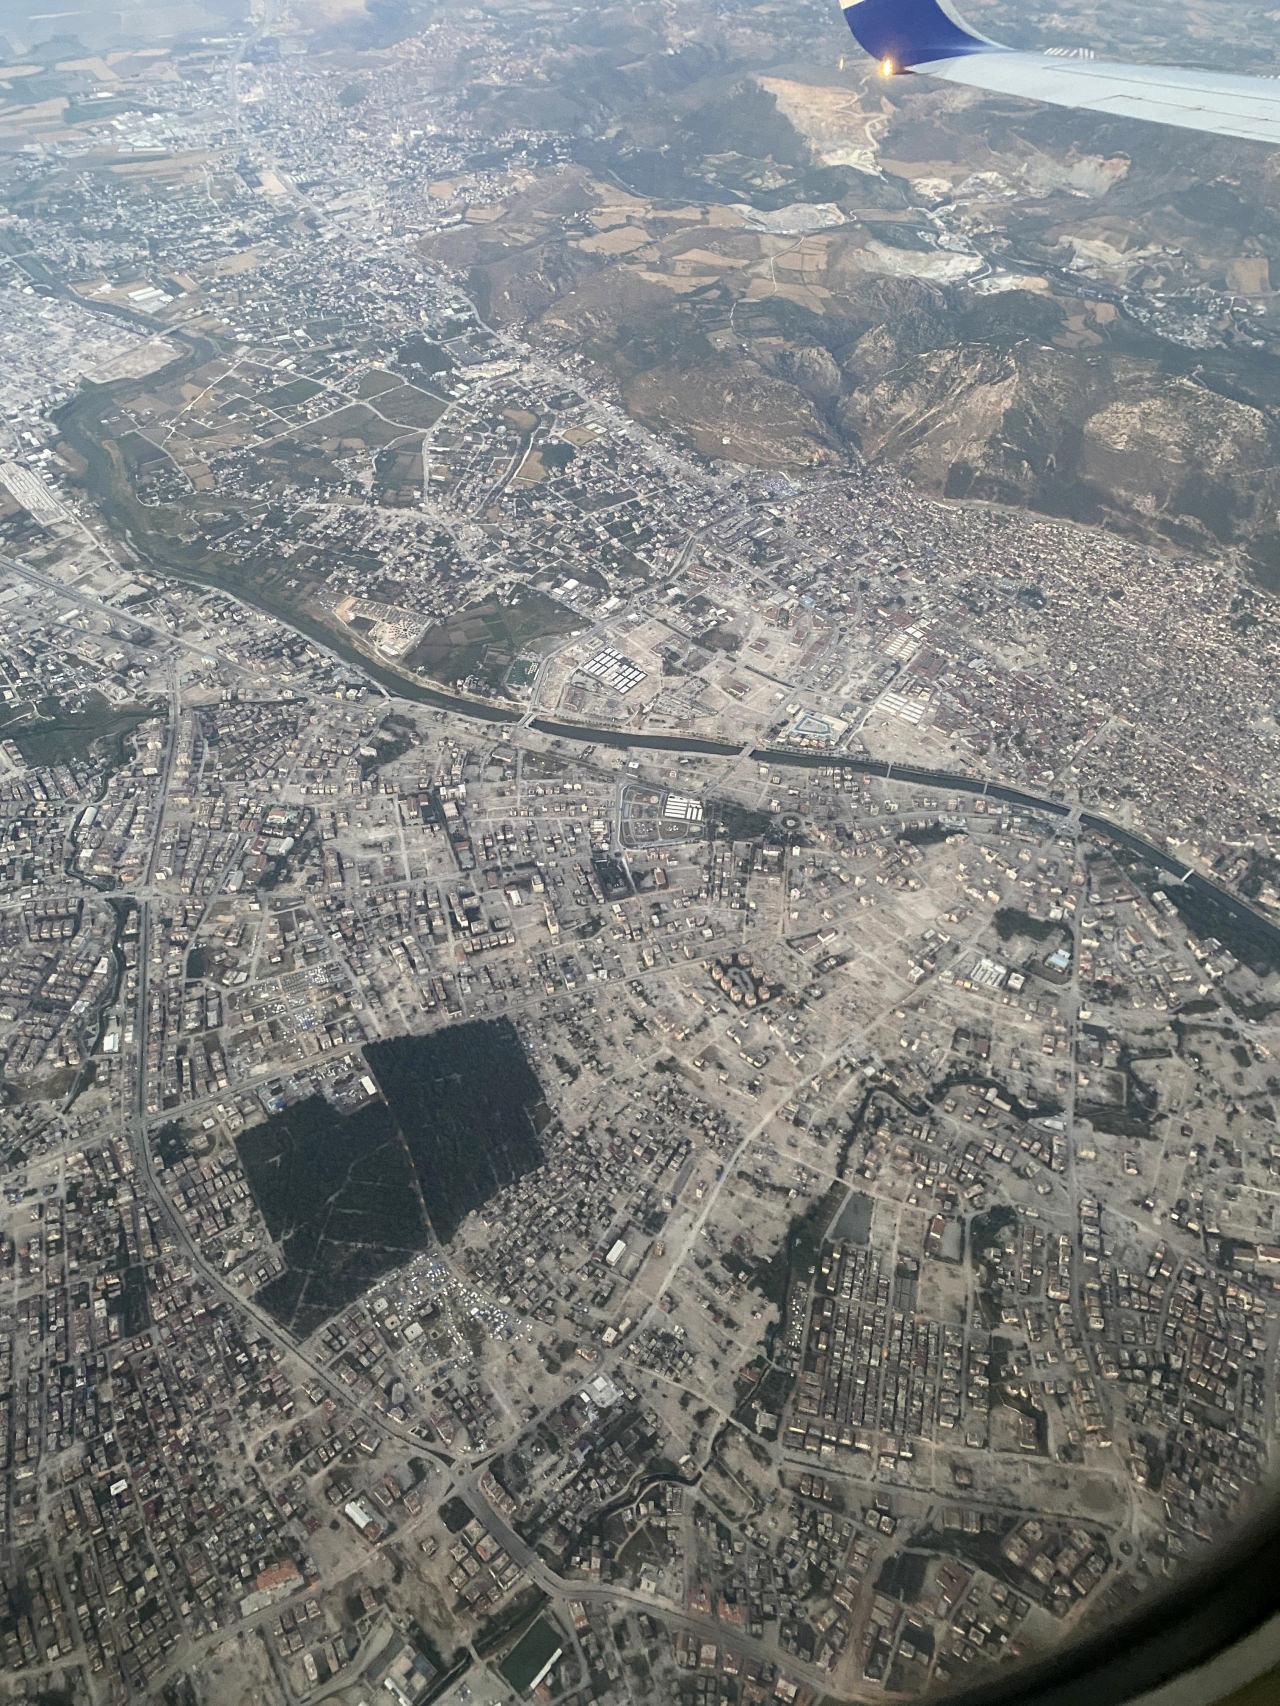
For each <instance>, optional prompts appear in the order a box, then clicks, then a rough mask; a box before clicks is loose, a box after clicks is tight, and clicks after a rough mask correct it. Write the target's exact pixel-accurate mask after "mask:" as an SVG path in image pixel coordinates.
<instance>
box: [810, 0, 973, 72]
mask: <svg viewBox="0 0 1280 1706" xmlns="http://www.w3.org/2000/svg"><path fill="white" fill-rule="evenodd" d="M844 15H845V18H846V20H847V22H848V25H849V28H850V29H851V30H852V31H853V34H854V39H855V40H856V41H857V43H858V45H859V46H860V47H863V48H865V49H866V51H867V52H868V53H869V54H870V55H871V56H872V58H873V59H878V60H879V61H880V63H881V64H882V65H887V66H888V67H889V68H890V69H892V70H894V71H907V70H909V69H910V68H911V67H912V66H913V65H927V64H928V63H929V61H930V60H931V59H956V58H958V57H959V56H960V55H961V54H964V53H989V52H990V51H991V50H992V49H993V48H996V49H998V47H999V44H998V43H997V42H991V41H986V40H984V38H983V37H982V36H980V35H976V34H975V33H974V32H973V31H972V30H970V29H968V28H966V26H965V25H963V24H961V23H959V22H957V20H956V19H955V18H953V17H952V16H951V15H950V14H949V13H947V12H944V11H943V9H942V7H941V6H940V5H939V4H938V0H854V3H853V5H851V6H846V7H845V8H844Z"/></svg>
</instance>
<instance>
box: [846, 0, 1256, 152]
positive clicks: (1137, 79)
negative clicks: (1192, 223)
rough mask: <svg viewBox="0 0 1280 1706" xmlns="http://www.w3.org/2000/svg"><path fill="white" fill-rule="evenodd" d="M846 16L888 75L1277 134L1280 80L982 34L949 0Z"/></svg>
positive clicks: (871, 0) (854, 8) (863, 7)
mask: <svg viewBox="0 0 1280 1706" xmlns="http://www.w3.org/2000/svg"><path fill="white" fill-rule="evenodd" d="M844 15H845V18H846V19H847V20H848V24H849V28H850V29H851V30H852V31H853V34H854V38H855V39H856V41H857V42H858V44H859V46H861V47H863V48H865V49H866V51H867V52H868V53H869V54H871V55H872V57H873V58H875V59H877V60H879V62H880V69H881V71H882V73H883V74H884V75H885V76H887V77H892V76H898V75H899V74H901V73H903V72H919V73H923V74H924V75H926V76H929V77H941V78H943V79H945V80H946V81H947V82H950V83H964V84H967V85H969V86H970V87H971V88H975V89H988V90H990V91H991V92H992V93H994V94H1000V95H1020V96H1022V97H1023V99H1024V100H1028V101H1048V102H1049V103H1050V104H1051V105H1053V106H1059V107H1083V108H1085V109H1086V110H1087V111H1089V112H1096V113H1109V114H1113V115H1114V116H1116V117H1117V118H1141V119H1150V120H1152V121H1154V122H1155V123H1157V124H1174V125H1180V126H1181V127H1182V128H1183V129H1184V130H1205V131H1211V132H1212V133H1213V134H1214V135H1216V136H1234V137H1244V138H1246V139H1248V140H1249V141H1253V142H1270V143H1275V144H1280V82H1273V81H1272V80H1271V79H1270V78H1267V77H1234V76H1229V75H1227V74H1225V73H1219V72H1216V71H1183V70H1180V69H1179V68H1177V67H1176V66H1164V65H1122V64H1118V63H1114V62H1111V61H1107V60H1103V59H1059V58H1055V57H1054V56H1053V55H1052V54H1047V53H1022V52H1019V51H1018V50H1017V49H1015V48H1010V47H1005V46H1004V44H1003V43H1002V42H998V41H992V40H991V39H990V37H988V36H984V35H979V34H978V32H977V31H976V30H975V29H973V28H972V27H971V26H970V25H969V24H967V23H965V21H964V19H963V18H962V17H961V16H960V14H959V13H958V12H957V11H955V10H954V9H953V8H952V7H951V6H950V5H949V4H947V0H852V4H850V5H846V6H845V8H844Z"/></svg>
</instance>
